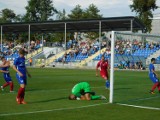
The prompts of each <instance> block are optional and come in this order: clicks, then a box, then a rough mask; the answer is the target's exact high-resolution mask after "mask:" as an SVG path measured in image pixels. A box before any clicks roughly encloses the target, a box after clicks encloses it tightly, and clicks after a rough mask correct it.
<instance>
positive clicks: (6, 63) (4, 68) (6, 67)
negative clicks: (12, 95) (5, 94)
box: [0, 57, 13, 92]
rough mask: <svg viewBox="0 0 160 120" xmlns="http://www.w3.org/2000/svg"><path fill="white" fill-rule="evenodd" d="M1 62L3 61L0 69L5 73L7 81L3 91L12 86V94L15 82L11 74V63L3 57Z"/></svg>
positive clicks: (2, 87)
mask: <svg viewBox="0 0 160 120" xmlns="http://www.w3.org/2000/svg"><path fill="white" fill-rule="evenodd" d="M1 60H2V64H1V65H0V68H1V70H2V72H3V77H4V80H5V81H6V83H5V84H3V86H1V89H2V91H3V90H4V88H5V87H7V86H8V85H10V92H13V81H12V78H11V76H10V74H9V67H10V62H9V61H7V60H6V59H5V58H4V57H1Z"/></svg>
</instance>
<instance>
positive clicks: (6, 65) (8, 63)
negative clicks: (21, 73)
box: [0, 61, 10, 67]
mask: <svg viewBox="0 0 160 120" xmlns="http://www.w3.org/2000/svg"><path fill="white" fill-rule="evenodd" d="M9 66H10V62H9V61H7V62H6V63H5V64H1V65H0V67H9Z"/></svg>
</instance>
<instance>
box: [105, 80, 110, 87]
mask: <svg viewBox="0 0 160 120" xmlns="http://www.w3.org/2000/svg"><path fill="white" fill-rule="evenodd" d="M109 87H110V82H109V80H107V81H106V88H109Z"/></svg>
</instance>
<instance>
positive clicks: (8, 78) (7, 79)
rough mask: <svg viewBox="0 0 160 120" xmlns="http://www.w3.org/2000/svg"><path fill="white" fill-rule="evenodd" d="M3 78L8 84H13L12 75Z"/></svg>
mask: <svg viewBox="0 0 160 120" xmlns="http://www.w3.org/2000/svg"><path fill="white" fill-rule="evenodd" d="M3 77H4V79H5V81H6V82H11V81H12V78H11V76H10V75H4V76H3Z"/></svg>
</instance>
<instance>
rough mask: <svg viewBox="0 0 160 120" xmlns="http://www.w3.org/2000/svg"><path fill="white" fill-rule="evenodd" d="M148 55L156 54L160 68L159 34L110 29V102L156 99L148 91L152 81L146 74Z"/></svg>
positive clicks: (153, 55) (139, 101) (148, 62)
mask: <svg viewBox="0 0 160 120" xmlns="http://www.w3.org/2000/svg"><path fill="white" fill-rule="evenodd" d="M151 58H156V63H157V64H155V69H156V70H157V71H158V70H160V65H159V64H158V63H160V36H159V35H151V34H141V33H129V32H115V31H112V34H111V57H110V62H111V63H110V67H111V68H110V96H109V102H110V103H113V102H116V103H128V104H135V103H136V104H146V105H149V101H151V100H152V101H153V100H155V101H156V100H157V99H158V97H157V96H156V95H154V96H151V95H150V94H149V90H150V89H151V86H152V82H151V81H150V79H149V77H148V65H149V64H150V60H151ZM157 91H158V90H157ZM157 94H158V93H157ZM144 101H145V102H144ZM151 106H152V105H151ZM159 107H160V106H159Z"/></svg>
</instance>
